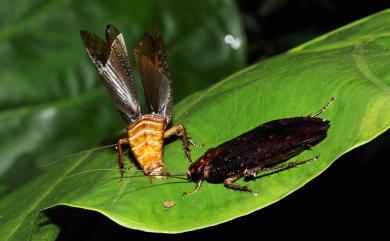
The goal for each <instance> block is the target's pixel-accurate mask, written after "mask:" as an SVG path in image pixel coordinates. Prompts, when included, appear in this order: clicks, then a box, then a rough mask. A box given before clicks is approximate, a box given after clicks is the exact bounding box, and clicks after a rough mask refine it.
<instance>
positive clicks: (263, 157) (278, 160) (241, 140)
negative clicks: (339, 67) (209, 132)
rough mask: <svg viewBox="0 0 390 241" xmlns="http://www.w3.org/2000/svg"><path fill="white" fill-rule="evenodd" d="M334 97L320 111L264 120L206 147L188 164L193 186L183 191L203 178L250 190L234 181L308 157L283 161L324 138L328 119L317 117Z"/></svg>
mask: <svg viewBox="0 0 390 241" xmlns="http://www.w3.org/2000/svg"><path fill="white" fill-rule="evenodd" d="M334 99H335V97H333V98H331V99H330V100H329V101H328V102H327V103H326V105H325V106H324V107H322V108H321V109H320V110H319V111H317V112H315V113H313V114H311V115H308V116H305V117H292V118H285V119H279V120H273V121H270V122H266V123H264V124H262V125H260V126H258V127H256V128H255V129H253V130H251V131H248V132H246V133H244V134H242V135H240V136H238V137H236V138H234V139H232V140H230V141H227V142H224V143H222V144H221V145H219V146H217V147H215V148H211V149H209V150H207V151H206V152H205V153H204V154H203V156H201V157H200V158H199V159H198V160H197V161H196V162H194V163H192V164H191V165H190V167H189V168H188V172H187V177H188V179H189V180H190V181H192V182H195V183H196V187H195V189H194V190H193V191H191V192H186V193H184V194H185V195H189V194H193V193H195V192H197V191H198V190H199V189H200V187H201V184H202V182H203V181H207V182H210V183H224V184H225V186H226V187H227V188H231V189H234V190H239V191H244V192H250V193H252V194H254V195H256V194H257V193H256V192H254V191H252V190H251V189H250V188H249V187H248V186H244V185H238V184H234V182H235V181H236V180H238V179H239V178H242V177H254V176H255V175H257V174H259V173H273V172H278V171H281V170H285V169H289V168H292V167H295V166H298V165H301V164H304V163H307V162H309V161H311V160H314V159H317V158H318V157H319V156H318V155H317V156H315V157H313V158H310V159H309V160H305V161H295V162H289V163H284V162H286V161H287V160H288V159H290V158H292V157H293V156H296V155H298V154H299V153H301V152H303V151H304V150H307V149H310V148H311V147H312V146H314V145H316V144H318V143H320V142H321V141H322V140H323V139H325V137H326V135H327V131H328V128H329V127H330V121H329V120H325V119H321V118H318V117H317V116H318V115H319V114H321V113H322V112H323V111H324V110H325V109H326V108H328V106H329V105H330V104H331V103H332V102H333V100H334Z"/></svg>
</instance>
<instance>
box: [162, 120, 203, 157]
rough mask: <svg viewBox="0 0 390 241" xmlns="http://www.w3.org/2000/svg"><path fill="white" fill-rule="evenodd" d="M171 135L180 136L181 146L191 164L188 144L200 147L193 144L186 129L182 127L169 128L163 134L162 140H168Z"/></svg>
mask: <svg viewBox="0 0 390 241" xmlns="http://www.w3.org/2000/svg"><path fill="white" fill-rule="evenodd" d="M173 135H176V136H181V139H182V140H183V146H184V152H185V154H186V156H187V158H188V160H189V161H190V162H192V159H191V155H190V148H189V144H191V145H194V146H201V145H198V144H195V143H194V142H193V141H192V140H191V139H190V138H189V137H188V136H187V132H186V129H185V127H184V126H183V125H177V126H173V127H171V128H169V129H168V130H166V131H165V132H164V139H166V138H169V137H171V136H173Z"/></svg>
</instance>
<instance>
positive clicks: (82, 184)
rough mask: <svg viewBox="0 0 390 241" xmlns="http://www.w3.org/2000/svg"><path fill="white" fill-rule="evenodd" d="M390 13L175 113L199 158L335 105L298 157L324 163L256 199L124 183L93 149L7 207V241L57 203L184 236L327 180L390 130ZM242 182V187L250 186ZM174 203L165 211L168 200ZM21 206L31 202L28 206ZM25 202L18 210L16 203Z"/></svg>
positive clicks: (250, 72)
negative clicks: (320, 136)
mask: <svg viewBox="0 0 390 241" xmlns="http://www.w3.org/2000/svg"><path fill="white" fill-rule="evenodd" d="M389 50H390V10H387V11H384V12H381V13H378V14H375V15H372V16H370V17H367V18H365V19H362V20H360V21H357V22H355V23H352V24H350V25H348V26H345V27H343V28H341V29H338V30H336V31H333V32H331V33H329V34H326V35H324V36H322V37H320V38H318V39H315V40H313V41H311V42H309V43H306V44H304V45H302V46H299V47H297V48H295V49H293V50H292V51H290V52H287V53H285V54H282V55H279V56H276V57H274V58H271V59H268V60H266V61H263V62H261V63H258V64H256V65H253V66H250V67H249V68H246V69H244V70H242V71H240V72H238V73H236V74H234V75H232V76H230V77H228V78H227V79H225V80H223V81H221V82H219V83H218V84H216V85H214V86H212V87H210V88H208V89H207V90H205V91H202V92H198V93H196V94H194V95H192V96H190V97H188V98H186V99H184V100H183V101H181V102H180V103H179V104H178V105H176V107H175V110H174V111H175V123H182V124H184V125H185V126H186V127H187V130H188V131H189V134H190V136H191V137H192V138H193V140H194V141H196V142H198V143H203V144H205V147H203V148H193V152H192V155H193V157H195V158H197V157H199V156H201V155H202V153H203V152H204V151H205V150H206V149H207V148H210V147H214V146H216V145H218V144H220V143H223V142H225V141H227V140H229V139H231V138H233V137H235V136H238V135H240V134H242V133H243V132H246V131H248V130H251V129H252V128H254V127H256V126H258V125H259V124H261V123H264V122H267V121H270V120H274V119H278V118H286V117H293V116H305V115H308V114H310V113H312V112H315V111H317V110H318V109H319V108H321V106H322V105H323V104H325V103H326V101H328V100H329V99H330V98H331V97H332V96H336V97H337V99H336V101H335V103H333V104H332V105H331V106H330V107H329V108H328V109H327V110H326V111H325V113H323V114H322V115H321V116H322V117H323V118H326V119H328V120H330V121H331V128H330V130H329V133H328V137H327V138H326V139H325V140H324V141H323V142H321V143H320V144H318V145H317V146H315V147H314V148H313V151H306V152H304V153H302V154H301V155H299V156H298V157H297V158H294V159H301V160H302V159H307V158H309V157H312V156H314V155H316V154H321V158H320V159H319V160H317V161H314V162H311V163H309V164H306V165H302V166H299V167H297V168H294V169H290V170H287V171H283V172H280V173H277V174H273V175H270V176H267V177H263V178H259V179H257V180H256V181H250V182H248V183H246V184H249V185H250V186H251V187H252V188H253V189H254V190H255V191H257V192H259V195H258V196H252V195H250V194H248V193H243V192H237V191H232V190H228V189H226V188H225V187H224V186H223V185H221V184H210V183H205V184H204V185H203V187H202V189H201V190H200V191H199V192H198V193H196V194H194V195H192V196H182V195H181V193H182V192H184V191H190V190H192V189H193V187H194V184H192V183H186V182H183V183H179V182H180V180H175V179H165V180H153V183H152V184H150V183H149V180H148V178H146V177H144V176H142V175H140V174H139V173H138V172H137V171H136V169H135V168H132V169H131V170H130V171H128V172H127V173H126V176H127V177H129V176H131V175H134V174H137V173H138V176H139V177H138V178H125V180H124V181H122V182H121V183H118V175H119V174H118V173H117V171H99V170H95V171H92V170H94V169H97V168H100V169H103V168H108V169H109V168H116V153H115V151H113V150H105V151H99V152H97V151H91V152H88V153H84V154H82V155H76V156H73V157H72V158H69V159H66V160H63V161H61V162H58V163H55V164H53V165H52V166H51V167H50V168H48V169H47V171H46V173H45V174H43V175H42V176H40V177H39V178H37V179H36V180H35V181H34V182H32V183H30V184H28V185H26V186H24V187H23V188H21V189H19V190H17V191H15V192H14V193H12V194H11V195H8V196H7V197H5V198H4V199H3V200H2V201H1V205H0V213H1V214H2V215H3V216H2V226H1V227H0V236H1V237H4V239H5V240H24V239H26V238H27V237H28V236H29V234H30V232H31V229H32V226H33V223H34V220H35V218H36V217H37V215H38V213H39V212H40V211H42V210H45V209H47V208H50V207H53V206H56V205H60V204H61V205H67V206H72V207H79V208H84V209H89V210H94V211H97V212H100V213H102V214H104V215H106V216H107V217H108V218H110V219H112V220H113V221H115V222H117V223H118V224H120V225H123V226H125V227H129V228H134V229H140V230H145V231H153V232H167V233H176V232H184V231H189V230H194V229H199V228H203V227H207V226H211V225H216V224H218V223H221V222H226V221H228V220H231V219H234V218H236V217H239V216H243V215H246V214H248V213H251V212H253V211H256V210H259V209H261V208H263V207H265V206H267V205H270V204H272V203H274V202H276V201H278V200H280V199H281V198H283V197H285V196H286V195H288V194H290V193H291V192H293V191H295V190H297V189H298V188H300V187H301V186H303V185H304V184H305V183H307V182H309V181H310V180H311V179H313V178H314V177H316V176H317V175H319V174H320V173H321V172H323V171H324V170H325V169H326V168H327V167H329V165H331V163H332V162H333V161H334V160H336V159H337V158H338V157H340V156H341V155H343V154H344V153H346V152H348V151H349V150H351V149H353V148H355V147H357V146H359V145H362V144H364V143H366V142H368V141H370V140H372V139H373V138H375V137H376V136H378V135H379V134H381V133H383V132H384V131H385V130H387V129H388V128H389V126H390V109H389V108H388V107H389V105H390V71H389V68H388V66H389V65H390V51H389ZM164 159H165V163H166V165H167V168H168V170H170V171H171V172H175V171H178V172H185V171H186V168H187V166H188V163H187V162H186V159H185V156H184V154H183V151H182V145H181V143H180V141H176V142H173V143H171V144H169V145H167V146H166V149H165V153H164ZM243 182H244V181H243V180H239V181H238V183H243ZM168 199H171V200H175V201H176V205H175V206H174V207H172V208H170V209H169V210H165V209H164V207H163V202H164V201H165V200H168ZM20 200H24V202H22V203H20ZM17 201H19V203H20V205H18V206H16V205H14V204H15V202H17Z"/></svg>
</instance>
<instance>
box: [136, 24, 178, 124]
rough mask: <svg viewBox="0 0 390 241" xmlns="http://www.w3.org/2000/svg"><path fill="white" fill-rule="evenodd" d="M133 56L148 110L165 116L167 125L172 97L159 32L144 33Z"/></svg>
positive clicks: (163, 48)
mask: <svg viewBox="0 0 390 241" xmlns="http://www.w3.org/2000/svg"><path fill="white" fill-rule="evenodd" d="M134 54H135V59H136V62H137V66H138V70H139V72H140V75H141V80H142V85H143V87H144V93H145V99H146V103H147V105H148V108H149V110H150V111H151V112H152V113H153V114H159V115H163V116H165V117H166V118H167V123H169V122H170V120H171V115H172V102H173V96H172V89H171V86H170V73H169V69H168V63H167V58H166V53H165V47H164V42H163V38H162V34H161V32H160V31H158V30H157V29H156V30H152V31H151V32H149V33H146V34H145V35H144V36H143V38H142V39H141V41H140V43H139V44H138V47H137V48H136V49H135V50H134Z"/></svg>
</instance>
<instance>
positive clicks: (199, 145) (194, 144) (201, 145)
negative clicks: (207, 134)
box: [187, 137, 204, 147]
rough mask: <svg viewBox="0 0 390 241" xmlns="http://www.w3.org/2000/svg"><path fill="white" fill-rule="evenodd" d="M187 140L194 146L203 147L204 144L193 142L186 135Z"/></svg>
mask: <svg viewBox="0 0 390 241" xmlns="http://www.w3.org/2000/svg"><path fill="white" fill-rule="evenodd" d="M187 140H188V143H190V144H191V145H193V146H195V147H204V144H198V143H195V142H194V141H193V140H192V139H191V138H190V137H188V138H187Z"/></svg>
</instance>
